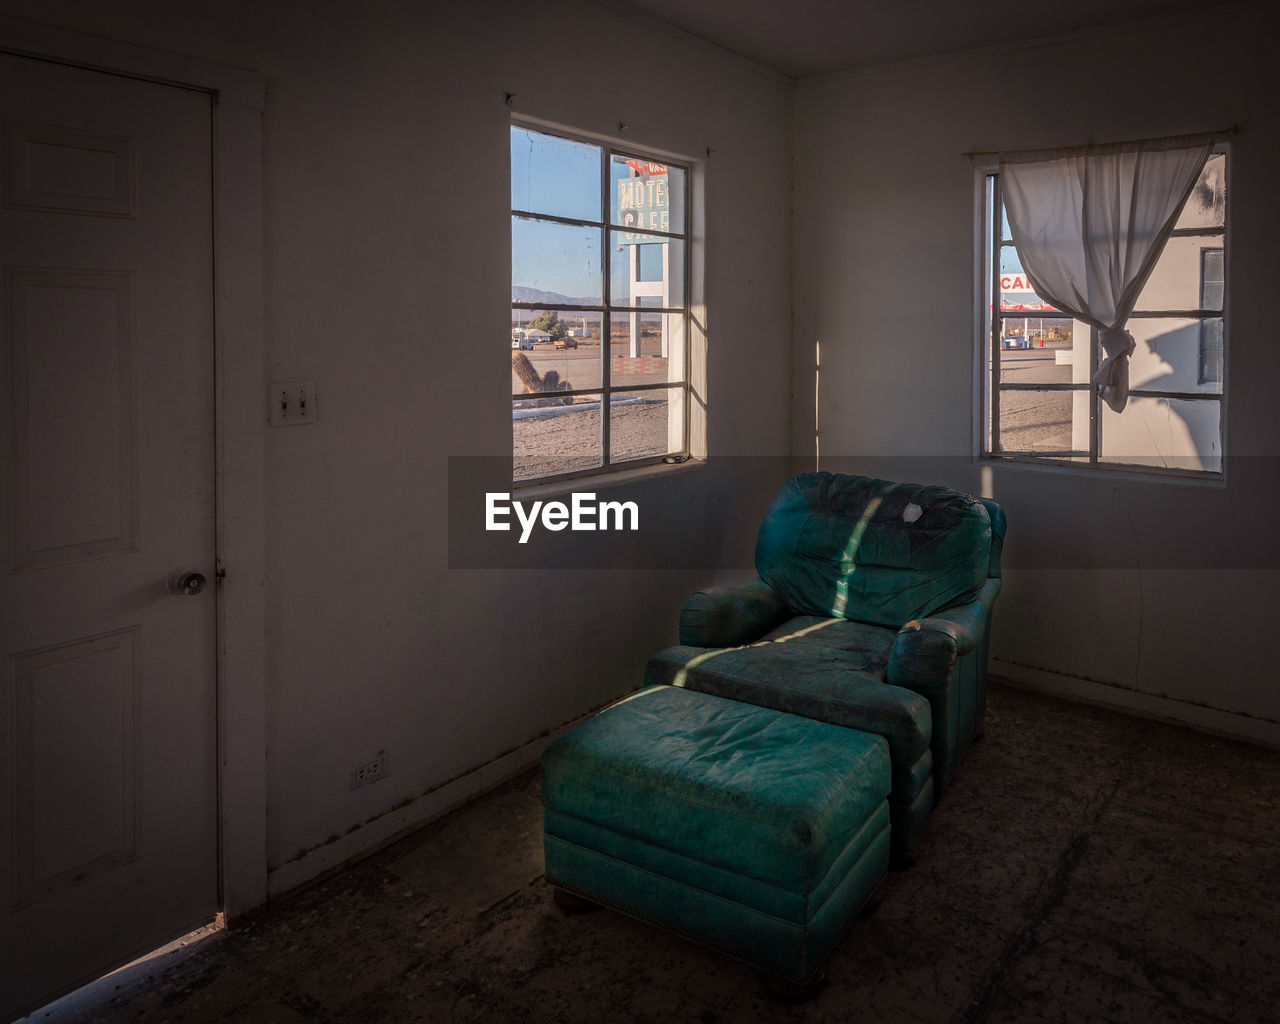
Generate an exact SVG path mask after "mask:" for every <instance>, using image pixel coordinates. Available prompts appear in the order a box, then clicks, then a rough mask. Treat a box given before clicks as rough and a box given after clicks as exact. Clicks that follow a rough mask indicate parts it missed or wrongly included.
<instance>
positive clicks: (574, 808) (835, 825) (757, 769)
mask: <svg viewBox="0 0 1280 1024" xmlns="http://www.w3.org/2000/svg"><path fill="white" fill-rule="evenodd" d="M889 788H890V767H889V749H888V744H887V743H886V741H885V740H884V739H883V738H882V737H879V736H875V735H872V734H871V733H865V732H861V731H858V730H855V729H848V728H845V727H843V726H838V725H830V724H828V723H826V722H819V721H815V720H813V719H808V718H801V717H799V716H796V715H790V714H785V713H783V712H780V711H774V710H771V709H768V708H762V707H757V706H755V705H753V704H745V703H741V702H738V701H734V700H728V699H726V698H723V697H716V696H712V695H711V694H706V693H699V692H696V691H693V690H685V689H682V688H680V687H676V686H656V687H653V688H651V689H648V690H643V691H641V692H639V693H637V694H635V695H633V696H631V697H629V698H627V699H625V700H623V701H621V702H619V703H617V704H614V705H612V706H611V707H609V708H606V709H605V710H604V711H602V712H600V713H599V714H598V715H596V716H595V717H593V718H591V719H589V720H588V721H587V722H585V723H583V724H582V725H581V726H579V727H578V728H576V729H574V730H573V731H572V732H570V733H568V734H566V735H565V736H562V737H561V738H560V739H558V740H556V741H555V742H554V743H552V744H551V745H550V746H549V747H548V748H547V750H546V752H545V753H544V754H543V758H542V802H543V845H544V849H545V853H546V865H547V881H548V882H549V883H550V884H551V885H553V886H555V887H557V889H559V890H562V891H563V892H567V893H570V894H573V895H575V896H577V897H581V898H583V899H586V900H590V901H592V902H594V903H598V904H601V905H603V906H606V907H611V908H613V909H614V910H619V911H621V912H623V913H626V914H629V915H631V916H633V917H636V918H639V919H641V920H643V921H647V922H650V923H652V924H657V925H660V926H662V927H664V928H667V929H669V930H670V931H673V932H676V933H677V934H679V935H683V936H685V937H687V938H691V939H694V940H696V941H698V942H701V943H704V944H706V945H708V946H712V947H714V948H716V949H718V950H721V951H722V952H725V953H727V954H729V955H730V956H733V957H736V958H737V959H739V960H742V961H745V962H746V963H748V964H752V965H754V966H756V967H758V968H761V969H763V970H764V971H766V972H770V973H771V974H773V975H777V976H779V977H781V978H783V979H786V980H787V981H788V982H791V983H793V984H796V985H806V984H809V983H811V982H812V981H813V980H814V979H815V977H816V976H817V975H818V972H819V971H820V969H821V967H822V966H823V963H824V961H825V959H826V957H827V954H828V953H829V952H830V950H831V948H832V946H834V945H835V943H836V940H837V939H839V937H840V935H841V933H842V932H843V930H844V928H845V926H846V925H847V924H848V923H849V921H851V920H852V919H853V918H854V917H855V916H856V915H857V913H858V911H859V910H860V909H861V908H862V906H863V905H864V903H866V902H867V901H868V900H869V899H870V897H871V896H872V894H873V893H874V892H875V891H876V890H877V888H878V886H879V885H880V883H881V881H882V879H883V878H884V876H885V873H886V871H887V869H888V865H889V805H888V803H887V801H886V797H887V796H888V793H889Z"/></svg>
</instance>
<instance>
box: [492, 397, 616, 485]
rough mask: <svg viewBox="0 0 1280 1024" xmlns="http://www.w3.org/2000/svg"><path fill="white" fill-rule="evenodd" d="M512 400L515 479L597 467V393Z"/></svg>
mask: <svg viewBox="0 0 1280 1024" xmlns="http://www.w3.org/2000/svg"><path fill="white" fill-rule="evenodd" d="M565 401H566V400H564V399H560V400H555V399H547V398H544V399H530V400H528V401H517V402H514V403H512V410H511V433H512V435H513V445H512V452H513V454H514V456H515V469H514V474H513V475H514V477H515V479H516V480H532V479H533V478H534V477H540V476H552V475H554V474H557V473H573V472H577V471H580V470H584V469H596V468H598V467H599V466H600V464H601V458H600V396H599V395H586V396H579V397H577V398H575V399H573V400H572V404H565Z"/></svg>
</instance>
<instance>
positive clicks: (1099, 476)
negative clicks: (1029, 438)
mask: <svg viewBox="0 0 1280 1024" xmlns="http://www.w3.org/2000/svg"><path fill="white" fill-rule="evenodd" d="M974 461H975V462H976V463H977V464H978V465H980V466H983V467H988V466H991V467H996V466H998V467H1000V468H1001V469H1012V470H1015V471H1021V470H1029V471H1031V472H1033V473H1050V474H1055V475H1057V476H1074V477H1081V478H1083V479H1088V480H1124V481H1127V482H1131V483H1142V484H1177V485H1187V486H1191V487H1204V488H1207V489H1210V490H1225V489H1226V487H1227V476H1226V470H1225V467H1224V469H1223V472H1221V473H1207V472H1193V471H1188V470H1178V469H1158V468H1151V469H1144V468H1140V467H1137V466H1128V465H1119V464H1109V463H1093V464H1089V465H1073V464H1071V463H1063V462H1050V461H1048V460H1047V459H1036V458H1021V457H1019V456H1016V455H994V456H993V455H985V454H984V455H978V456H975V459H974ZM1224 461H1225V460H1224Z"/></svg>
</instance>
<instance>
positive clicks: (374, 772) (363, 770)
mask: <svg viewBox="0 0 1280 1024" xmlns="http://www.w3.org/2000/svg"><path fill="white" fill-rule="evenodd" d="M390 774H391V764H390V762H389V761H388V760H387V752H386V751H385V750H384V751H383V752H382V753H381V754H379V755H378V756H377V757H375V758H374V759H373V760H372V761H366V762H365V763H364V764H362V765H358V766H356V767H355V768H352V769H351V771H350V772H348V773H347V789H359V788H360V787H361V786H371V785H373V783H375V782H378V781H379V780H381V779H385V778H386V777H387V776H388V775H390Z"/></svg>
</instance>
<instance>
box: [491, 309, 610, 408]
mask: <svg viewBox="0 0 1280 1024" xmlns="http://www.w3.org/2000/svg"><path fill="white" fill-rule="evenodd" d="M601 319H602V318H601V314H600V313H599V312H596V311H594V310H572V311H570V310H560V311H557V312H548V313H546V314H541V315H540V314H539V313H537V312H536V311H534V312H530V311H529V310H527V309H513V310H512V311H511V391H512V394H520V393H525V394H535V393H538V392H540V391H568V390H572V389H574V388H578V389H581V388H598V387H599V386H600V324H601Z"/></svg>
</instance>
